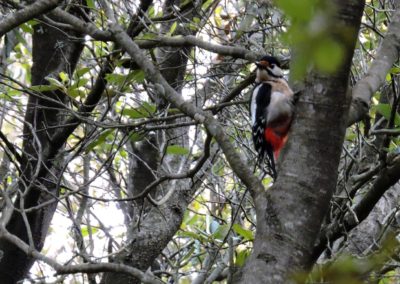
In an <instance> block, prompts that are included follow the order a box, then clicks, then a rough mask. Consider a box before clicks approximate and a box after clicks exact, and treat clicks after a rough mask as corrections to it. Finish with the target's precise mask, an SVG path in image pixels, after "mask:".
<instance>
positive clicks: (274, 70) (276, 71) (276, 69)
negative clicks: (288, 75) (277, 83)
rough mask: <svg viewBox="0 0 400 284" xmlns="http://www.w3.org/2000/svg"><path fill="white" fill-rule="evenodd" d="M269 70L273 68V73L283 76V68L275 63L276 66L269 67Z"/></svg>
mask: <svg viewBox="0 0 400 284" xmlns="http://www.w3.org/2000/svg"><path fill="white" fill-rule="evenodd" d="M269 70H271V72H272V74H274V75H275V76H276V77H282V76H283V73H282V70H281V68H279V67H278V66H276V65H274V68H272V69H269Z"/></svg>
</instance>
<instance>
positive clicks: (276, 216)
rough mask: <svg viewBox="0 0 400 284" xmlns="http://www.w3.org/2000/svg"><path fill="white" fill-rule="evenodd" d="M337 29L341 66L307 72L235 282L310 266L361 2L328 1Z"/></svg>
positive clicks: (336, 153)
mask: <svg viewBox="0 0 400 284" xmlns="http://www.w3.org/2000/svg"><path fill="white" fill-rule="evenodd" d="M334 3H335V4H336V5H337V8H338V9H337V11H336V18H335V20H337V22H338V26H336V27H337V30H335V31H333V32H332V33H333V34H335V35H336V36H339V38H342V39H343V41H344V43H345V48H346V50H345V57H344V61H343V64H342V65H341V66H340V68H339V69H338V70H337V71H336V72H335V74H333V75H329V76H328V75H326V76H324V75H322V74H318V73H316V72H311V73H310V74H309V75H308V76H307V78H306V80H305V89H304V90H303V91H302V94H301V97H300V100H299V102H298V103H297V105H296V115H295V119H294V122H293V125H292V128H291V133H290V136H289V137H290V138H289V141H288V145H287V146H286V147H285V150H284V153H282V154H283V159H281V166H280V170H279V176H278V179H277V181H276V182H275V184H274V185H273V187H272V188H271V189H269V190H267V191H266V192H262V193H259V194H258V196H257V197H256V199H255V205H256V211H257V233H256V237H255V241H254V248H253V253H252V255H251V257H250V258H249V260H248V261H247V263H246V265H245V267H244V268H243V270H242V272H241V274H239V275H237V278H236V280H235V283H275V284H276V283H288V277H290V274H289V273H291V272H293V271H299V270H307V269H310V267H311V265H312V264H313V263H311V261H310V260H311V253H312V251H313V247H314V243H315V241H316V238H317V236H318V233H319V230H320V227H321V224H322V220H323V218H324V216H325V214H326V213H327V210H328V208H329V201H330V199H331V197H332V194H333V192H334V190H335V187H336V180H337V175H338V174H337V169H338V165H339V158H340V153H341V149H342V144H343V140H344V134H345V130H346V117H347V112H348V107H349V101H350V100H349V98H348V97H347V96H346V93H347V87H348V77H349V71H350V65H351V59H352V56H353V51H354V47H355V42H356V40H357V34H358V29H359V26H360V22H361V15H362V11H363V7H364V1H347V2H343V1H338V0H337V1H334Z"/></svg>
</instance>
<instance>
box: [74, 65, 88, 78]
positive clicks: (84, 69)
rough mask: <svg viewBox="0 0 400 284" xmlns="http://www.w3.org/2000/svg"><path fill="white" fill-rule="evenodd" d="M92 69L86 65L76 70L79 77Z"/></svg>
mask: <svg viewBox="0 0 400 284" xmlns="http://www.w3.org/2000/svg"><path fill="white" fill-rule="evenodd" d="M89 71H90V68H89V67H84V68H81V69H78V70H77V71H76V76H77V77H78V78H80V77H81V76H83V75H85V74H86V73H87V72H89Z"/></svg>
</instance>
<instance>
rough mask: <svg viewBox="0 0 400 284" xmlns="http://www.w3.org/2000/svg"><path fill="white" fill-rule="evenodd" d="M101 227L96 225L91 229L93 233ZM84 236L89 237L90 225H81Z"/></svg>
mask: <svg viewBox="0 0 400 284" xmlns="http://www.w3.org/2000/svg"><path fill="white" fill-rule="evenodd" d="M98 230H99V229H97V228H95V227H90V231H91V233H92V234H95V233H96V232H97V231H98ZM81 232H82V237H87V236H88V235H89V228H88V226H82V227H81Z"/></svg>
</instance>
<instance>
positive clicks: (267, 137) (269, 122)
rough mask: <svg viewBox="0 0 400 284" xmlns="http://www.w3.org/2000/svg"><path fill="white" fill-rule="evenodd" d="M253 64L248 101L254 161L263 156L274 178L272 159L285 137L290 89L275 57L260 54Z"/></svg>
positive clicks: (291, 96)
mask: <svg viewBox="0 0 400 284" xmlns="http://www.w3.org/2000/svg"><path fill="white" fill-rule="evenodd" d="M256 65H257V77H256V83H257V85H256V86H255V87H254V90H253V94H252V97H251V101H250V115H251V122H252V136H253V143H254V147H255V149H256V151H257V154H258V161H257V164H260V163H261V162H262V161H264V160H266V163H267V167H268V173H269V174H270V175H271V176H272V177H273V178H274V179H275V178H276V174H277V173H276V167H275V163H276V159H277V158H278V156H279V153H280V150H281V149H282V147H283V146H284V144H285V142H286V140H287V133H288V131H289V127H290V124H291V121H292V117H293V91H292V90H291V89H290V87H289V85H288V84H287V82H286V80H285V79H284V78H283V73H282V70H281V68H280V64H279V61H278V60H277V59H276V58H275V57H272V56H264V57H263V58H261V60H260V61H258V62H256Z"/></svg>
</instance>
